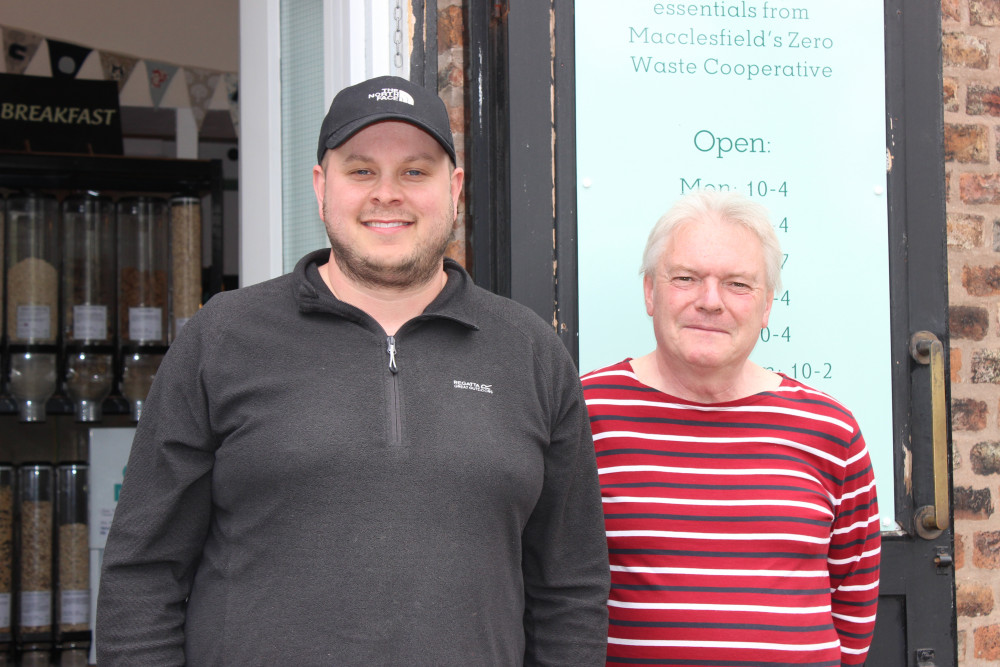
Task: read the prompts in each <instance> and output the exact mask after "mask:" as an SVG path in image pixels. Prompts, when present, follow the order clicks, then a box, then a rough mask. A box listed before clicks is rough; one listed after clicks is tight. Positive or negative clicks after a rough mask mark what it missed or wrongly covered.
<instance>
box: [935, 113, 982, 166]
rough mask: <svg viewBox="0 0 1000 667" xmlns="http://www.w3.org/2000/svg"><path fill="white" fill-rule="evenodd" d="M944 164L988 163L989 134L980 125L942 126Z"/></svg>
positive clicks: (953, 124) (950, 124)
mask: <svg viewBox="0 0 1000 667" xmlns="http://www.w3.org/2000/svg"><path fill="white" fill-rule="evenodd" d="M944 159H945V162H952V161H955V162H963V163H969V162H971V163H975V164H986V163H988V162H989V161H990V147H989V132H988V130H987V128H986V127H984V126H982V125H958V124H955V123H947V124H946V125H945V126H944Z"/></svg>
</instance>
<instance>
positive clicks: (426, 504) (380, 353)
mask: <svg viewBox="0 0 1000 667" xmlns="http://www.w3.org/2000/svg"><path fill="white" fill-rule="evenodd" d="M317 161H318V165H317V166H316V167H314V168H313V174H312V177H313V186H314V189H315V192H316V199H317V204H318V209H319V213H320V217H321V218H322V219H323V221H324V222H325V224H326V229H327V232H328V236H329V238H330V244H331V248H329V249H322V250H317V251H315V252H313V253H311V254H309V255H307V256H306V257H304V258H303V259H302V260H301V261H300V262H299V264H298V266H296V268H295V270H294V271H293V272H292V273H290V274H288V275H286V276H282V277H280V278H276V279H274V280H271V281H269V282H265V283H262V284H260V285H254V286H251V287H247V288H244V289H240V290H236V291H233V292H225V293H223V294H220V295H218V296H215V297H213V298H212V299H211V301H209V302H208V303H207V304H206V305H205V307H204V308H203V309H202V310H201V311H200V312H199V313H198V314H197V315H195V316H194V317H193V318H192V319H191V321H190V322H189V323H188V324H187V325H185V327H184V330H183V332H182V333H181V335H180V336H179V337H178V338H177V340H176V342H175V343H174V344H173V345H172V346H171V348H170V351H169V352H168V353H167V355H166V357H165V359H164V361H163V365H162V366H161V368H160V370H159V372H158V374H157V377H156V381H155V383H154V385H153V388H152V390H151V391H150V394H149V399H148V401H147V403H146V406H145V408H144V410H143V416H142V419H141V420H140V422H139V425H138V430H137V432H136V436H135V442H134V444H133V446H132V453H131V457H130V459H129V464H128V473H127V475H126V477H125V482H124V486H123V488H122V492H121V501H120V503H119V505H118V508H117V511H116V514H115V517H114V523H113V525H112V527H111V532H110V535H109V536H108V545H107V550H106V552H105V556H104V571H103V574H102V577H101V590H100V597H99V599H98V618H97V646H98V662H99V663H100V664H101V667H113V666H114V665H183V664H187V665H189V666H199V665H296V666H299V665H302V666H306V665H365V666H366V667H367V666H371V665H463V666H464V665H520V664H527V665H536V664H545V665H567V666H570V665H572V666H574V667H575V666H576V665H595V664H601V663H603V662H604V657H605V646H606V644H605V637H606V633H607V607H606V605H605V602H606V600H607V591H608V588H607V587H608V578H609V575H608V565H607V546H606V543H605V541H604V539H603V536H602V531H603V517H602V513H601V501H600V493H599V489H598V483H597V471H596V466H595V461H594V451H593V446H592V443H591V438H590V429H589V423H588V420H587V414H586V409H585V406H584V404H583V396H582V392H581V389H580V383H579V379H578V377H577V372H576V369H575V367H574V365H573V363H572V360H571V359H570V357H569V355H568V354H567V352H566V350H565V349H564V348H563V346H562V344H561V342H560V341H559V339H558V337H557V336H556V335H555V333H554V332H553V331H552V328H551V326H549V325H547V324H546V323H545V322H543V321H542V320H541V319H540V318H538V317H537V316H535V315H534V314H533V313H531V312H530V311H528V310H527V309H526V308H524V307H522V306H519V305H518V304H515V303H513V302H511V301H509V300H507V299H503V298H500V297H497V296H495V295H492V294H489V293H488V292H486V291H484V290H482V289H480V288H478V287H476V286H475V285H474V284H473V283H472V280H471V279H470V278H469V275H468V274H467V273H466V272H465V271H464V270H462V268H461V267H460V266H459V265H458V264H457V263H455V262H454V261H452V260H450V259H445V258H444V253H445V247H446V246H447V244H448V240H449V239H450V238H451V235H452V226H453V224H454V221H455V218H456V211H457V206H458V199H459V192H460V190H461V187H462V179H463V171H462V169H460V168H458V167H456V166H455V148H454V144H453V140H452V134H451V130H450V128H449V124H448V113H447V110H446V109H445V106H444V103H443V102H442V101H441V100H440V99H439V98H438V97H437V95H435V94H434V93H433V92H429V91H427V90H425V89H423V88H422V87H420V86H417V85H415V84H412V83H410V82H409V81H406V80H404V79H400V78H396V77H382V78H378V79H373V80H371V81H365V82H363V83H360V84H357V85H355V86H352V87H350V88H347V89H345V90H343V91H341V93H339V94H338V95H337V97H336V98H335V99H334V101H333V104H332V105H331V106H330V111H329V114H328V115H327V117H326V120H325V121H324V122H323V126H322V130H321V132H320V137H319V146H318V154H317Z"/></svg>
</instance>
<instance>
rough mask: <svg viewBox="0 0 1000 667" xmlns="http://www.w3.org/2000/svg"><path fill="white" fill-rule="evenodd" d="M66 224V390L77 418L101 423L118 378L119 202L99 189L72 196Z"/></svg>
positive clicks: (67, 204)
mask: <svg viewBox="0 0 1000 667" xmlns="http://www.w3.org/2000/svg"><path fill="white" fill-rule="evenodd" d="M62 225H63V272H62V276H63V279H62V289H63V299H62V303H63V341H64V343H65V349H66V376H65V380H66V394H67V396H68V397H69V399H70V400H71V401H72V402H73V407H74V412H75V413H76V419H77V421H81V422H92V421H99V420H100V419H101V404H102V403H103V401H104V399H105V398H107V396H108V394H110V393H111V385H112V382H113V380H114V353H115V349H114V333H115V305H116V302H117V300H116V299H115V241H116V239H115V210H114V204H112V202H111V200H110V199H109V198H107V197H101V196H98V195H97V194H96V193H86V194H79V195H73V196H70V197H67V198H66V199H65V200H64V201H63V204H62Z"/></svg>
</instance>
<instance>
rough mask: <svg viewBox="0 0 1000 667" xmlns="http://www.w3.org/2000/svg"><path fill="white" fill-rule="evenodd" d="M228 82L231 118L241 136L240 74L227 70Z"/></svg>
mask: <svg viewBox="0 0 1000 667" xmlns="http://www.w3.org/2000/svg"><path fill="white" fill-rule="evenodd" d="M223 79H224V80H225V82H226V100H227V101H228V102H229V120H231V121H232V122H233V129H235V130H236V136H237V137H239V136H240V75H239V74H235V73H233V72H227V73H226V75H225V76H224V77H223Z"/></svg>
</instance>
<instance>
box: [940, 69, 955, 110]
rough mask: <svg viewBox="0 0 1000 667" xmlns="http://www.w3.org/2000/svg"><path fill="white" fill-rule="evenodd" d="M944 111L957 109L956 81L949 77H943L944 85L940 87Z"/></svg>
mask: <svg viewBox="0 0 1000 667" xmlns="http://www.w3.org/2000/svg"><path fill="white" fill-rule="evenodd" d="M941 92H942V99H943V102H944V110H945V111H958V109H959V104H958V81H956V80H955V79H952V78H951V77H947V76H946V77H945V78H944V85H943V86H942V89H941Z"/></svg>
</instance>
